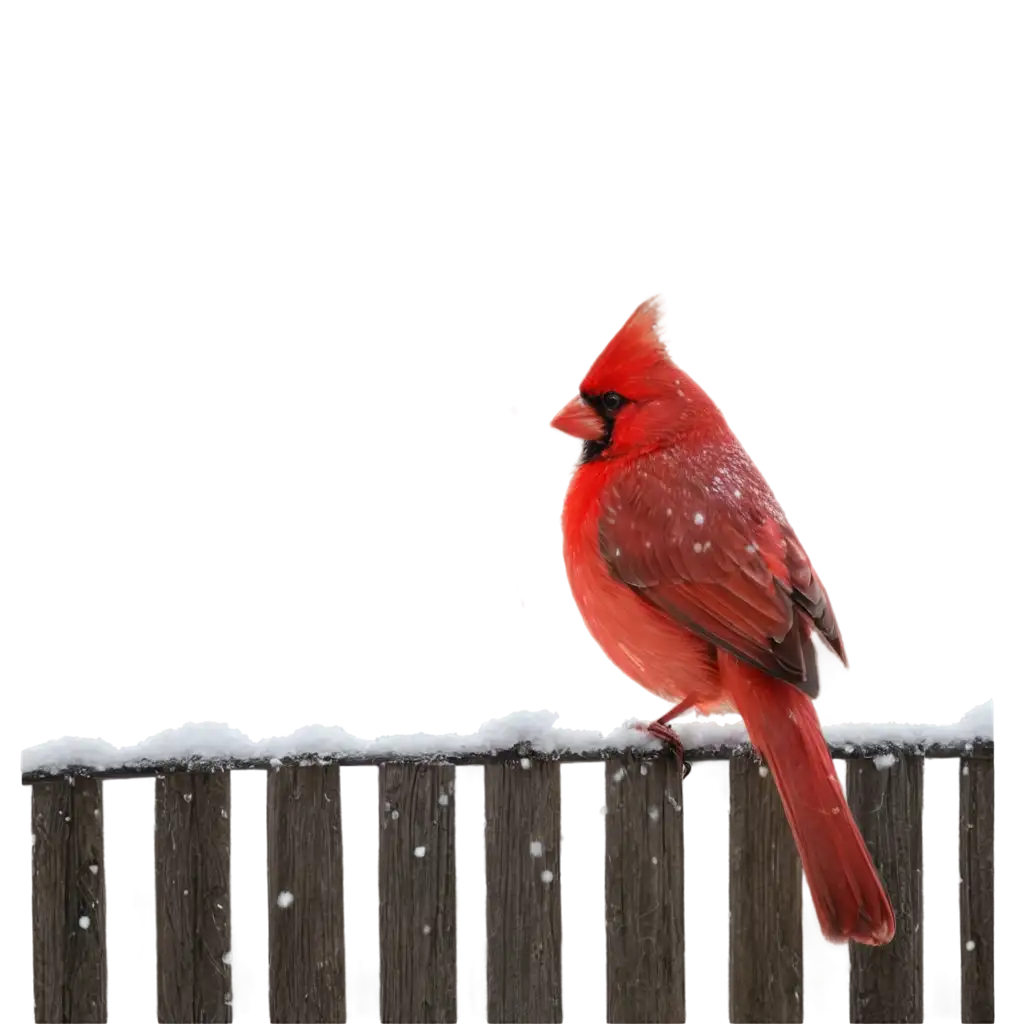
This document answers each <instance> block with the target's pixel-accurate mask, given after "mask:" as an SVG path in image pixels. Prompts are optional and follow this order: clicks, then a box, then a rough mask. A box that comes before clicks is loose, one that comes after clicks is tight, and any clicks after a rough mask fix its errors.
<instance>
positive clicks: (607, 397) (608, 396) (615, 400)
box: [601, 391, 625, 412]
mask: <svg viewBox="0 0 1024 1024" xmlns="http://www.w3.org/2000/svg"><path fill="white" fill-rule="evenodd" d="M624 401H625V399H624V398H623V397H622V395H620V394H619V393H618V391H606V392H605V393H604V394H603V395H602V396H601V404H602V405H603V406H604V407H605V411H606V412H618V411H619V409H621V408H622V403H623V402H624Z"/></svg>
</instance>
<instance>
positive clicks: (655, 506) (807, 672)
mask: <svg viewBox="0 0 1024 1024" xmlns="http://www.w3.org/2000/svg"><path fill="white" fill-rule="evenodd" d="M741 455H742V453H741ZM733 460H734V461H733V467H732V468H733V473H732V475H731V476H730V478H729V479H728V480H727V481H723V480H721V479H720V478H719V476H717V475H711V474H712V470H710V469H709V470H708V471H707V473H706V474H705V473H704V472H703V470H702V469H701V467H700V465H696V464H692V463H687V462H686V461H685V456H684V454H683V453H682V452H681V451H680V450H679V449H676V448H669V449H664V450H661V451H657V452H653V453H651V454H648V455H645V456H643V457H641V458H640V459H637V460H636V461H634V462H632V463H631V464H624V465H623V467H622V471H621V472H620V473H619V474H617V475H616V477H615V478H614V482H613V483H611V484H610V485H609V487H608V488H607V490H606V492H605V495H604V503H603V507H602V509H601V516H600V522H599V536H600V547H601V554H602V555H603V557H604V558H605V560H606V562H607V563H608V566H609V569H610V571H611V573H612V574H613V576H615V577H616V578H617V579H619V580H620V581H621V582H622V583H624V584H626V585H627V586H629V587H631V588H632V589H633V590H634V591H635V592H636V593H637V594H639V595H640V596H641V597H643V598H644V599H645V600H647V601H649V602H650V603H651V604H653V605H655V606H656V607H658V608H660V609H661V610H662V611H663V612H665V613H666V614H668V615H669V616H671V617H672V618H673V619H675V620H676V621H678V622H679V623H680V624H681V625H683V626H685V627H687V628H688V629H691V630H693V631H694V632H696V633H698V634H700V635H702V636H704V637H705V638H707V639H708V640H709V641H711V642H712V643H713V644H715V645H716V646H717V647H721V648H722V649H723V650H726V651H729V652H730V653H732V654H734V655H735V656H737V657H739V658H741V659H743V660H744V661H747V662H750V663H751V664H753V665H756V666H757V667H758V668H760V669H762V670H763V671H764V672H767V673H768V674H769V675H772V676H776V677H778V678H779V679H785V680H787V681H788V682H791V683H795V684H797V685H798V686H800V687H801V688H802V689H805V690H807V692H809V693H810V694H811V695H812V696H814V695H816V693H817V670H816V666H815V661H814V651H813V648H812V647H811V644H810V633H811V626H812V625H813V627H814V628H815V629H817V630H818V632H819V633H820V634H821V636H822V638H823V639H824V640H825V642H826V643H828V644H829V646H830V647H832V649H833V650H834V651H835V652H836V653H837V654H838V655H839V656H840V657H841V658H843V660H844V661H845V654H844V651H843V645H842V638H841V636H840V634H839V628H838V626H837V624H836V621H835V616H834V614H833V612H832V607H831V605H830V604H829V600H828V596H827V595H826V593H825V590H824V587H823V586H822V585H821V581H820V580H819V579H818V577H817V575H816V574H815V572H814V570H813V568H812V567H811V563H810V561H809V560H808V558H807V555H806V553H805V552H804V550H803V547H802V546H801V545H800V542H799V541H798V540H797V538H796V535H795V534H794V533H793V531H792V529H791V528H790V527H789V525H788V523H787V522H786V520H785V517H784V516H783V515H782V512H781V509H779V508H778V506H777V504H776V503H775V499H774V497H773V496H772V495H771V492H770V491H769V490H768V487H767V485H766V484H765V483H764V481H763V479H762V478H761V476H760V474H759V473H758V472H757V470H756V468H755V467H754V466H753V463H752V462H750V460H749V459H747V458H746V456H745V455H742V461H741V462H740V463H737V461H736V456H735V455H734V456H733ZM737 465H738V469H737Z"/></svg>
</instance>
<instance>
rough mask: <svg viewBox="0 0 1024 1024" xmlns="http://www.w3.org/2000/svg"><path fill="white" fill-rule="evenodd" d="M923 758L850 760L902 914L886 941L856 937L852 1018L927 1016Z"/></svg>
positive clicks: (856, 811) (877, 857)
mask: <svg viewBox="0 0 1024 1024" xmlns="http://www.w3.org/2000/svg"><path fill="white" fill-rule="evenodd" d="M923 788H924V758H922V757H918V756H915V755H901V756H900V757H898V758H897V759H896V760H895V761H894V762H892V763H891V764H889V766H888V767H876V766H875V762H874V761H873V760H868V759H866V758H859V759H857V760H852V761H848V762H847V765H846V794H847V802H848V803H849V805H850V810H851V811H852V812H853V817H854V820H855V821H856V822H857V824H858V826H859V827H860V830H861V833H862V835H863V836H864V841H865V843H867V847H868V850H869V851H870V852H871V856H872V858H873V859H874V861H875V866H876V867H877V868H878V873H879V876H880V877H881V879H882V884H883V885H884V886H885V889H886V892H888V894H889V899H890V900H891V901H892V907H893V911H894V912H895V914H896V937H895V938H894V939H893V940H892V942H890V943H889V944H888V945H887V946H864V945H861V944H860V943H859V942H851V943H850V1020H851V1021H854V1022H871V1021H889V1022H893V1021H895V1022H918V1021H921V1020H923V1018H924V956H923V952H924V951H923V944H922V939H923V938H924V934H923V930H922V927H921V925H922V916H921V912H922V906H923V903H922V897H921V799H922V795H923Z"/></svg>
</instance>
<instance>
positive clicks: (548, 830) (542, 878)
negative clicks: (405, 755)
mask: <svg viewBox="0 0 1024 1024" xmlns="http://www.w3.org/2000/svg"><path fill="white" fill-rule="evenodd" d="M559 772H560V766H559V764H558V762H557V761H536V760H532V759H530V758H525V757H524V758H522V759H519V758H517V759H515V760H513V761H506V762H504V763H502V764H489V765H487V767H486V768H485V769H484V807H485V818H486V824H485V849H486V873H487V1019H488V1021H492V1022H497V1021H507V1022H509V1024H533V1022H547V1021H551V1022H553V1024H561V1020H562V901H561V878H560V870H559V867H560V865H559V850H560V827H561V776H560V774H559Z"/></svg>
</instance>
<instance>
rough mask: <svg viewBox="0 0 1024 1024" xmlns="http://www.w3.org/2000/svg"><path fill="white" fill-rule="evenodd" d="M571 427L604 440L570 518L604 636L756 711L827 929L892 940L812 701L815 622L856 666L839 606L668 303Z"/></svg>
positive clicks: (589, 458)
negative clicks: (669, 329) (677, 351)
mask: <svg viewBox="0 0 1024 1024" xmlns="http://www.w3.org/2000/svg"><path fill="white" fill-rule="evenodd" d="M555 425H556V426H560V427H562V429H566V430H567V431H568V432H570V433H573V434H574V435H575V436H579V437H583V438H586V439H587V441H586V446H585V448H584V460H583V461H582V462H581V465H580V466H579V467H578V469H577V471H576V474H575V475H574V477H573V480H572V483H571V484H570V487H569V493H568V495H567V496H566V501H565V509H564V512H563V529H564V533H565V561H566V568H567V570H568V574H569V582H570V585H571V587H572V591H573V595H574V597H575V598H576V602H577V604H578V606H579V608H580V611H581V613H582V615H583V618H584V621H585V622H586V624H587V626H588V628H589V629H590V631H591V633H592V634H593V635H594V637H595V638H596V639H597V641H598V643H599V644H600V645H601V647H602V648H603V649H604V651H605V653H607V654H608V656H609V657H610V658H611V659H612V661H614V662H615V664H616V665H618V666H619V668H621V669H622V670H623V671H624V672H625V673H626V674H627V675H629V676H630V677H631V678H633V679H635V680H636V681H637V682H639V683H641V684H642V685H643V686H645V687H647V688H648V689H650V690H652V691H653V692H655V693H657V694H659V695H660V696H662V697H663V698H665V699H666V700H671V701H672V702H673V703H674V704H675V703H679V702H682V701H690V702H692V703H693V704H695V705H696V706H698V707H699V708H701V709H703V710H710V709H721V708H724V707H733V708H735V709H736V710H737V711H738V712H739V713H740V714H741V715H742V716H743V719H744V721H745V722H746V724H747V729H748V732H749V734H750V737H751V741H752V742H753V743H754V744H755V746H757V747H758V749H759V750H760V751H761V753H762V754H763V755H764V757H765V758H766V760H767V761H768V764H769V766H770V767H771V769H772V772H773V775H774V777H775V780H776V784H777V785H778V788H779V793H780V795H781V797H782V801H783V806H784V807H785V810H786V814H787V817H788V819H789V822H790V825H791V827H792V829H793V833H794V836H795V838H796V842H797V847H798V849H799V850H800V855H801V858H802V860H803V863H804V870H805V874H806V876H807V880H808V884H809V886H810V888H811V894H812V897H813V899H814V904H815V907H816V908H817V910H818V917H819V920H820V922H821V926H822V930H823V932H824V933H825V935H826V936H827V937H828V938H831V939H846V938H851V939H855V940H857V941H860V942H864V943H868V944H878V943H883V942H888V941H889V940H890V939H891V938H892V935H893V933H894V929H895V925H894V920H893V916H892V909H891V906H890V904H889V901H888V898H887V896H886V895H885V891H884V889H883V888H882V885H881V882H880V881H879V879H878V876H877V873H876V872H875V869H874V866H873V865H872V863H871V859H870V857H869V855H868V853H867V851H866V849H865V847H864V842H863V839H862V838H861V836H860V833H859V832H858V831H857V827H856V825H855V824H854V822H853V818H852V817H851V815H850V812H849V809H848V808H847V806H846V802H845V800H844V799H843V795H842V791H841V790H840V789H839V786H838V783H837V782H836V779H835V772H834V768H833V766H832V761H831V758H830V757H829V755H828V750H827V747H826V746H825V742H824V739H823V738H822V735H821V729H820V726H819V725H818V719H817V715H816V714H815V713H814V708H813V705H812V704H811V702H810V700H809V699H808V696H810V697H813V696H816V695H817V692H818V673H817V665H816V658H815V651H814V647H813V645H812V643H811V634H812V633H813V632H815V631H816V632H817V633H818V634H819V636H821V638H822V640H823V641H824V642H825V643H826V644H827V645H828V646H829V647H830V648H831V649H832V650H833V651H834V652H835V653H836V654H837V655H839V657H840V658H842V659H843V661H844V662H845V660H846V655H845V650H844V647H843V641H842V637H841V635H840V632H839V626H838V624H837V622H836V618H835V614H834V612H833V610H832V606H831V603H830V602H829V599H828V595H827V594H826V592H825V588H824V586H823V585H822V583H821V580H820V579H819V578H818V576H817V574H816V573H815V572H814V569H813V567H812V566H811V563H810V560H809V559H808V558H807V555H806V552H805V551H804V549H803V547H802V546H801V544H800V542H799V540H798V539H797V537H796V534H795V533H794V532H793V530H792V528H791V527H790V525H789V523H788V521H787V520H786V517H785V514H784V513H783V511H782V508H781V507H780V506H779V503H778V502H777V501H776V499H775V496H774V495H773V494H772V492H771V489H770V488H769V487H768V485H767V483H766V482H765V480H764V478H763V477H762V476H761V474H760V472H759V471H758V470H757V467H756V466H755V465H754V464H753V462H752V461H751V459H750V458H749V456H748V455H747V453H746V452H745V451H744V450H743V448H742V447H741V445H740V444H739V442H738V441H737V440H736V438H735V437H734V436H733V434H732V432H731V431H730V430H729V427H728V425H727V424H726V422H725V420H724V418H723V417H722V415H721V413H720V412H719V410H718V409H717V408H716V407H715V405H714V403H713V402H712V401H711V400H710V399H709V398H708V396H707V395H706V394H705V393H704V392H703V391H702V390H701V389H700V388H699V387H698V386H697V384H696V383H695V382H694V381H693V380H691V379H690V378H689V377H688V376H686V374H684V373H683V372H682V370H680V369H679V368H678V367H676V366H675V364H674V363H673V362H672V361H671V359H670V358H669V356H668V353H667V352H666V350H665V347H664V345H663V344H662V343H661V340H660V338H659V337H658V333H657V305H656V304H655V303H654V302H653V301H651V302H648V303H645V304H644V305H642V306H641V307H640V308H639V309H638V310H637V311H636V313H634V314H633V316H632V317H631V318H630V320H629V321H628V322H627V323H626V325H625V326H624V327H623V328H622V330H621V331H619V333H618V334H617V335H616V336H615V337H614V338H613V339H612V341H611V342H610V343H609V344H608V346H607V347H606V348H605V350H604V351H603V352H602V353H601V355H600V356H599V357H598V359H597V361H596V362H595V363H594V365H593V366H592V367H591V369H590V372H589V373H588V374H587V376H586V377H585V378H584V381H583V383H582V385H581V387H580V399H578V400H577V401H576V402H575V403H570V405H569V406H567V407H566V409H565V410H563V412H562V413H561V414H560V415H559V417H558V418H557V419H556V424H555Z"/></svg>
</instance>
